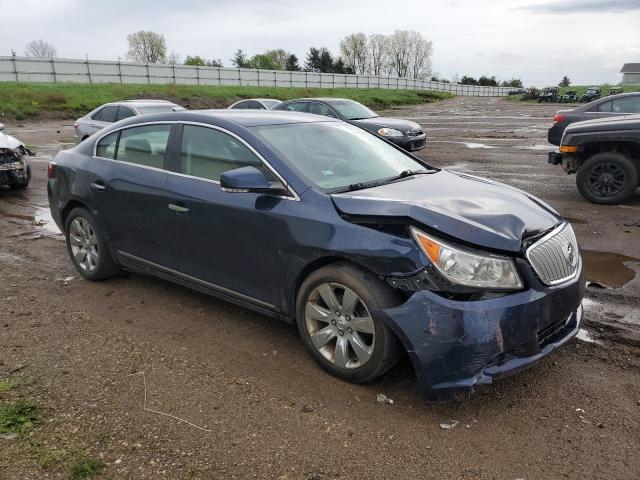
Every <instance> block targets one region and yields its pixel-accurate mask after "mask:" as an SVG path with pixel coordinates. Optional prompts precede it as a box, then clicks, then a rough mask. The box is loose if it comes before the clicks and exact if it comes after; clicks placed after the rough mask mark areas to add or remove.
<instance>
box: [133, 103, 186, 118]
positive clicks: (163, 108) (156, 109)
mask: <svg viewBox="0 0 640 480" xmlns="http://www.w3.org/2000/svg"><path fill="white" fill-rule="evenodd" d="M136 108H137V109H138V111H139V112H140V114H141V115H145V114H147V113H162V112H178V111H181V110H186V109H185V108H184V107H181V106H179V105H175V104H173V103H167V104H166V105H138V106H136Z"/></svg>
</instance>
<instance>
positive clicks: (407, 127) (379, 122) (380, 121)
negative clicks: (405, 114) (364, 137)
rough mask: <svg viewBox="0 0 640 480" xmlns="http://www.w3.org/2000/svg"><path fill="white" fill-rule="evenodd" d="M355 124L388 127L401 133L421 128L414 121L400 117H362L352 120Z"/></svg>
mask: <svg viewBox="0 0 640 480" xmlns="http://www.w3.org/2000/svg"><path fill="white" fill-rule="evenodd" d="M353 123H355V124H356V125H363V126H367V125H368V126H371V127H378V128H382V127H388V128H395V129H396V130H400V131H401V132H403V133H406V132H411V131H416V130H422V127H420V125H418V124H417V123H416V122H410V121H409V120H402V119H400V118H387V117H373V118H363V119H362V120H353Z"/></svg>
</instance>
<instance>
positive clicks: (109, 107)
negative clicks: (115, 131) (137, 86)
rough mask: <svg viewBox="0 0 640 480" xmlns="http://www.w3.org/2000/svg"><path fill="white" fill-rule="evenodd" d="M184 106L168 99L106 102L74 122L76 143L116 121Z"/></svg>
mask: <svg viewBox="0 0 640 480" xmlns="http://www.w3.org/2000/svg"><path fill="white" fill-rule="evenodd" d="M179 110H185V108H184V107H181V106H180V105H177V104H175V103H172V102H169V101H167V100H123V101H121V102H113V103H105V104H104V105H101V106H100V107H98V108H96V109H95V110H92V111H91V112H89V113H87V114H86V115H85V116H84V117H80V118H79V119H78V120H76V122H75V123H74V124H73V128H74V136H75V139H76V143H80V142H81V141H83V140H84V139H86V138H88V137H90V136H91V135H93V134H94V133H96V132H97V131H99V130H102V129H103V128H104V127H106V126H108V125H111V124H112V123H114V122H117V121H119V120H123V119H125V118H129V117H135V116H136V115H146V114H148V113H163V112H177V111H179Z"/></svg>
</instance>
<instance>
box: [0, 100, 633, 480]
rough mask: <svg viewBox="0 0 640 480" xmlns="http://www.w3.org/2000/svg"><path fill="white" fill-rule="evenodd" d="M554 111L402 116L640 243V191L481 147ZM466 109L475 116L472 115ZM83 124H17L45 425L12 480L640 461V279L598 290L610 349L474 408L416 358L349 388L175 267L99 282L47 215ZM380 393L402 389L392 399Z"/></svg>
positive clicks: (292, 338)
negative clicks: (52, 169) (430, 396)
mask: <svg viewBox="0 0 640 480" xmlns="http://www.w3.org/2000/svg"><path fill="white" fill-rule="evenodd" d="M552 109H553V107H550V106H538V105H528V104H525V105H523V104H519V103H514V104H511V103H510V102H506V101H504V100H497V99H455V100H452V101H448V102H443V103H442V104H432V105H428V106H419V107H414V108H410V109H404V110H399V109H396V110H394V111H393V112H394V114H395V115H397V116H405V117H416V118H420V119H421V120H420V122H421V123H422V124H423V125H424V126H425V129H426V131H427V132H428V135H429V137H430V138H436V139H438V138H439V139H441V140H452V141H460V142H463V143H460V144H458V143H433V144H431V143H430V144H428V146H427V148H426V149H425V150H423V151H421V152H420V155H421V156H423V157H424V158H426V159H427V160H428V161H430V162H432V163H435V164H438V165H445V166H446V165H449V166H453V167H454V168H457V169H460V170H464V171H467V172H472V173H478V174H481V175H486V176H489V177H491V178H495V179H497V180H500V181H504V182H506V183H509V184H511V185H515V186H520V187H522V188H525V189H528V190H531V191H532V192H533V193H535V194H537V195H539V196H541V197H542V198H543V199H544V200H547V201H549V202H551V204H552V205H553V206H554V207H555V208H558V209H559V210H560V212H561V213H564V214H567V215H568V216H570V217H571V218H573V219H578V220H584V223H580V222H574V223H575V229H576V232H577V235H578V238H579V240H580V243H581V244H582V245H583V246H586V247H587V248H589V249H594V250H602V248H601V245H604V244H606V245H607V250H608V251H614V252H620V254H621V255H626V256H629V257H634V258H638V257H640V252H639V251H638V249H639V248H640V246H639V244H640V242H638V238H639V237H638V233H634V232H636V231H638V230H640V229H637V228H630V227H625V226H624V224H625V223H627V224H628V223H632V222H633V221H637V218H638V206H637V205H635V204H627V205H623V206H615V207H607V208H603V207H602V206H592V205H589V204H587V203H586V202H584V201H583V200H582V199H581V198H580V197H579V196H578V195H577V193H576V192H575V186H574V185H573V183H572V179H571V178H568V177H566V176H565V175H563V174H561V173H560V172H559V171H557V170H556V169H554V168H552V167H551V166H548V165H547V164H546V161H545V158H544V152H538V151H534V150H518V149H516V148H508V147H507V148H495V149H470V148H467V147H466V146H465V145H464V143H465V142H466V141H467V140H468V139H470V138H473V137H472V135H473V134H476V135H480V132H481V131H484V132H491V131H494V130H496V129H503V130H509V129H510V130H516V129H518V128H521V127H523V126H527V125H536V126H537V128H536V129H532V130H531V133H530V134H529V135H530V139H531V141H530V143H531V144H532V145H535V144H538V143H541V142H543V141H544V138H543V133H541V132H543V128H542V127H543V126H544V125H546V124H547V123H548V122H549V114H550V112H551V111H552ZM452 112H465V115H466V116H468V117H470V118H469V119H468V120H466V122H467V123H466V124H465V122H461V123H455V122H454V121H453V120H447V119H450V118H451V117H454V116H455V115H453V113H452ZM525 115H526V116H525ZM439 117H443V119H440V118H439ZM505 117H509V118H505ZM514 118H516V120H514ZM518 118H520V119H524V120H517V119H518ZM438 129H440V130H438ZM21 132H23V133H21ZM58 132H61V133H58ZM71 132H72V127H71V126H70V125H63V124H62V123H60V122H38V123H28V124H25V127H23V128H21V129H16V132H15V133H16V134H17V136H18V138H21V139H23V140H25V141H27V142H28V143H30V144H34V145H41V147H39V148H36V152H37V153H38V156H37V157H34V159H33V163H32V167H33V183H32V185H31V186H30V187H29V188H28V189H27V190H25V191H22V192H11V191H2V192H0V209H1V210H2V212H4V213H5V215H0V252H1V253H0V285H2V299H3V303H2V309H0V378H5V377H7V376H15V375H24V376H28V377H29V378H30V379H32V382H33V383H32V386H31V387H29V388H30V390H26V391H25V392H24V396H25V400H31V401H36V402H37V404H38V412H39V416H38V419H37V420H36V421H35V423H34V426H33V428H32V429H31V430H30V431H29V432H28V433H27V434H26V435H23V436H18V437H16V438H13V439H2V438H0V472H2V474H0V477H2V478H3V479H4V478H7V479H11V480H13V479H16V480H17V479H20V480H23V479H40V478H55V479H58V478H60V479H68V478H70V476H71V475H73V473H74V472H80V471H82V472H86V471H90V472H91V474H92V475H94V476H93V477H92V478H118V479H120V478H124V479H128V478H131V479H147V478H149V479H157V478H181V479H196V478H198V479H210V478H238V479H245V478H283V479H302V480H307V479H322V480H328V479H331V480H335V479H353V478H371V479H378V478H380V479H383V478H425V477H429V478H439V479H470V480H471V479H473V480H477V479H517V478H526V479H534V478H535V479H537V478H550V479H556V478H570V479H583V478H602V479H610V478H634V477H635V476H637V475H636V472H638V471H640V458H639V457H638V455H637V452H638V448H639V447H640V433H639V432H640V382H639V381H638V378H639V376H640V356H639V351H638V344H637V343H633V342H632V341H629V343H627V344H622V343H620V342H618V341H616V339H617V338H620V335H621V334H620V332H621V331H622V330H623V329H624V332H625V333H624V335H626V336H627V337H625V338H628V339H630V338H631V336H632V335H636V338H637V329H635V324H633V323H632V321H626V320H625V317H624V315H627V314H629V313H633V312H634V311H637V310H638V307H639V306H640V304H639V303H638V301H637V299H636V298H635V297H633V296H632V292H631V293H628V294H627V293H625V296H624V297H622V298H621V299H620V301H619V302H618V303H620V304H621V305H622V304H623V305H624V310H620V311H619V313H616V312H618V310H615V311H614V310H611V309H610V307H609V305H608V304H607V302H608V300H607V298H608V297H606V296H605V293H608V292H609V291H610V290H615V289H607V290H603V291H600V290H598V291H597V292H596V295H598V296H597V297H596V298H597V300H598V301H597V302H595V301H592V303H593V305H592V306H590V307H589V308H586V309H585V312H586V313H585V316H586V326H587V329H588V330H589V331H590V332H592V333H593V334H594V335H597V337H596V338H599V339H602V340H603V341H604V345H598V344H595V343H585V342H581V341H579V340H574V341H572V342H570V343H569V344H568V345H566V346H565V347H563V348H562V349H560V350H559V351H558V352H556V353H555V354H553V355H551V356H550V357H549V358H546V359H544V360H543V361H541V362H539V363H538V364H536V365H535V366H533V367H532V368H531V369H529V370H528V371H526V372H524V373H522V374H520V375H517V376H515V377H512V378H507V379H503V380H501V381H499V382H497V383H495V384H494V385H491V386H487V387H483V388H479V389H478V390H477V391H476V393H475V394H474V395H473V397H472V398H471V400H470V401H467V402H464V403H461V404H452V405H444V406H426V405H424V404H423V403H422V402H421V400H420V399H419V398H417V397H416V396H415V394H414V392H413V385H414V383H413V374H412V371H411V368H410V366H409V365H408V363H407V362H404V363H402V364H400V365H399V366H398V367H397V368H396V369H394V370H393V371H392V372H390V374H389V375H387V376H385V377H384V378H382V379H381V380H380V381H378V382H375V383H373V384H369V385H353V384H348V383H345V382H343V381H340V380H338V379H335V378H333V377H331V376H330V375H328V374H326V373H325V372H324V371H322V370H320V369H319V368H318V367H317V366H316V365H315V364H314V363H313V362H312V360H311V359H310V358H309V356H308V355H307V354H306V352H305V351H304V348H303V346H302V344H301V342H300V340H299V338H298V337H297V334H296V332H295V329H293V328H292V327H291V326H290V325H286V324H283V323H279V322H277V321H273V320H271V319H268V318H266V317H263V316H261V315H258V314H256V313H253V312H250V311H247V310H244V309H242V308H239V307H236V306H234V305H231V304H228V303H225V302H222V301H218V300H215V299H211V298H209V297H206V296H204V295H201V294H198V293H196V292H193V291H190V290H187V289H184V288H181V287H177V286H175V285H172V284H169V283H166V282H163V281H161V280H157V279H151V278H146V277H143V276H138V275H130V276H128V277H122V278H115V279H112V280H109V281H105V282H98V283H93V282H89V281H86V280H83V279H81V278H79V276H78V274H77V272H75V270H74V269H73V268H72V266H71V263H70V262H69V259H68V258H67V252H66V248H65V245H64V242H63V241H62V237H61V236H60V235H58V234H55V233H54V230H53V229H49V230H47V229H46V228H45V226H46V225H47V220H46V218H45V216H44V215H42V210H41V209H43V208H46V206H47V197H46V188H45V186H46V165H47V161H48V160H49V158H50V156H51V155H52V154H54V153H55V151H56V149H57V148H60V143H59V141H61V142H64V141H68V139H69V138H70V136H71ZM23 137H24V138H23ZM487 138H489V137H487ZM469 142H472V140H469ZM472 143H473V142H472ZM496 143H497V142H496ZM502 143H505V144H506V145H509V144H512V145H514V146H515V145H523V144H524V143H523V142H522V139H519V140H514V141H504V142H502ZM527 143H529V142H527ZM55 145H57V146H55ZM36 217H37V218H36ZM625 228H626V229H628V230H629V231H630V232H631V233H625V232H624V230H625ZM635 281H636V280H633V281H632V282H630V283H629V284H627V287H628V286H629V285H632V284H633V282H635ZM619 290H621V291H623V290H624V289H619ZM627 290H628V289H627ZM627 290H624V292H627ZM600 295H601V296H602V297H600ZM622 300H623V301H622ZM596 303H597V305H596ZM615 315H617V317H616V316H615ZM623 321H624V322H625V323H621V322H623ZM17 367H20V369H19V370H18V371H17V372H16V373H12V374H11V375H9V374H8V372H10V371H12V370H14V369H15V368H17ZM141 372H144V382H143V378H142V374H141ZM145 387H146V394H147V395H146V396H147V398H146V404H145ZM380 393H382V394H384V395H385V396H386V397H387V398H389V399H391V400H393V404H378V403H377V402H376V400H377V398H378V394H380ZM2 395H3V394H2V393H0V402H2V401H5V400H6V401H13V399H12V398H10V397H3V396H2ZM145 405H146V407H147V409H150V410H154V411H157V412H163V413H167V414H170V415H172V416H175V417H177V418H178V419H181V420H185V421H188V422H189V423H190V424H193V425H195V426H198V427H202V429H203V430H201V429H199V428H195V427H194V426H192V425H190V424H187V423H185V422H183V421H181V420H178V419H176V418H173V417H168V416H165V415H160V414H157V413H154V412H150V411H146V410H144V409H143V407H144V406H145ZM455 422H457V423H455ZM441 424H443V425H448V426H451V425H455V426H454V427H451V428H448V429H445V428H442V427H441V426H440V425H441ZM496 452H499V455H497V454H496Z"/></svg>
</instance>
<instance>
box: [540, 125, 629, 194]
mask: <svg viewBox="0 0 640 480" xmlns="http://www.w3.org/2000/svg"><path fill="white" fill-rule="evenodd" d="M559 150H560V152H559V153H558V152H549V163H551V164H553V165H562V167H563V168H564V170H565V172H567V173H577V175H576V185H577V186H578V190H579V191H580V194H581V195H582V196H583V197H584V198H586V199H587V200H589V201H590V202H593V203H604V204H615V203H620V202H622V201H624V200H626V199H627V198H629V197H630V196H631V195H633V193H634V192H635V190H636V188H638V186H639V185H638V177H639V172H640V115H628V116H625V117H618V118H603V119H598V120H587V121H584V122H577V123H572V124H571V125H569V126H568V127H567V128H566V129H565V131H564V135H563V136H562V140H561V142H560V148H559Z"/></svg>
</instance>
